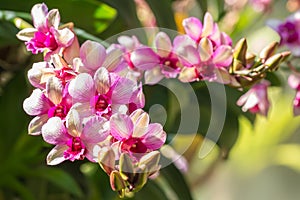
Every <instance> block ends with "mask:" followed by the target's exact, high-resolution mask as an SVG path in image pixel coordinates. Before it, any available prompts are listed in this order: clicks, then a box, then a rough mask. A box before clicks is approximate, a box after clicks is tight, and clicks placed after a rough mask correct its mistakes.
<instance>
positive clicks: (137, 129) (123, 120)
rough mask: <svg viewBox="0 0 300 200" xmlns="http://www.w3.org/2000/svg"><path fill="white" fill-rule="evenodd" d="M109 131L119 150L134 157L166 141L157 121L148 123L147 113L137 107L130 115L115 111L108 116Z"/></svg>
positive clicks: (156, 147)
mask: <svg viewBox="0 0 300 200" xmlns="http://www.w3.org/2000/svg"><path fill="white" fill-rule="evenodd" d="M110 133H111V135H112V136H113V137H114V138H115V140H116V143H115V145H113V146H116V145H117V146H118V149H119V152H120V153H122V152H127V153H129V154H130V155H132V156H134V157H135V158H138V157H141V156H143V155H144V154H145V153H148V152H150V151H153V150H157V149H159V148H160V147H161V146H162V145H163V144H164V143H165V141H166V133H165V132H164V130H163V127H162V126H161V125H160V124H158V123H150V124H149V115H148V114H147V113H146V112H144V111H143V110H142V109H137V110H136V111H134V112H133V113H131V115H130V116H128V115H124V114H119V113H116V114H114V115H112V116H111V118H110Z"/></svg>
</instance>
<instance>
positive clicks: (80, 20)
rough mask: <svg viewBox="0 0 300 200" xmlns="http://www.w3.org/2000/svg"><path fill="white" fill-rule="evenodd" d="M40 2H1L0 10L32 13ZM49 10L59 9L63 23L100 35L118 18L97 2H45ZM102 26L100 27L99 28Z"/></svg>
mask: <svg viewBox="0 0 300 200" xmlns="http://www.w3.org/2000/svg"><path fill="white" fill-rule="evenodd" d="M37 3H40V1H38V0H28V1H26V2H25V1H19V0H1V2H0V8H2V9H5V10H12V11H13V10H17V11H23V12H27V13H30V11H31V8H32V6H33V5H34V4H37ZM44 3H45V4H46V5H47V6H48V8H49V10H50V9H53V8H58V9H59V11H60V15H61V20H62V22H63V23H67V22H74V24H75V27H80V28H81V29H84V30H85V31H87V32H90V33H92V34H99V33H100V32H102V31H103V30H105V29H106V28H107V27H108V26H109V25H110V24H111V22H112V21H113V20H114V19H115V17H116V14H117V13H116V10H115V9H113V8H111V7H109V6H108V5H105V4H103V3H100V2H98V1H96V0H64V1H60V0H45V1H44ZM99 24H100V26H99Z"/></svg>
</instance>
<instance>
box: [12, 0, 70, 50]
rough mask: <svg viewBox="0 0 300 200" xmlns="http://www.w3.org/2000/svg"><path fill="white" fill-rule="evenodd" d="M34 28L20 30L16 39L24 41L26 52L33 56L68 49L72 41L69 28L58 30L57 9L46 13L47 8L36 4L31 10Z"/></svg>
mask: <svg viewBox="0 0 300 200" xmlns="http://www.w3.org/2000/svg"><path fill="white" fill-rule="evenodd" d="M31 15H32V19H33V25H34V28H25V29H23V30H21V31H20V32H19V33H18V34H17V37H18V38H19V39H20V40H23V41H26V42H25V44H26V47H27V50H28V51H31V52H32V53H33V54H38V53H42V52H45V51H46V52H49V53H52V52H58V51H59V50H60V49H61V48H63V47H68V46H70V45H71V44H72V42H73V40H74V37H75V36H74V33H73V32H72V31H71V30H70V29H69V28H59V23H60V14H59V12H58V10H57V9H52V10H50V11H49V12H48V7H47V6H46V5H45V4H44V3H42V4H36V5H34V6H33V7H32V9H31Z"/></svg>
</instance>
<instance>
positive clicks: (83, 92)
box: [68, 73, 96, 102]
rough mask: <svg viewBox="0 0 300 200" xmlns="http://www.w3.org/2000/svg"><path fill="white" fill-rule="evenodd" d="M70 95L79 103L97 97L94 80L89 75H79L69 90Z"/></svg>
mask: <svg viewBox="0 0 300 200" xmlns="http://www.w3.org/2000/svg"><path fill="white" fill-rule="evenodd" d="M68 91H69V94H70V95H71V96H72V97H73V98H74V99H75V100H77V101H79V102H87V101H90V99H91V98H92V97H93V96H94V95H95V91H96V89H95V86H94V80H93V78H92V77H91V75H89V74H87V73H81V74H79V75H78V76H77V77H76V78H75V79H73V80H72V81H71V82H70V84H69V88H68Z"/></svg>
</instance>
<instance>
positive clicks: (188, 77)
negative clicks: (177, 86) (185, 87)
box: [178, 67, 198, 82]
mask: <svg viewBox="0 0 300 200" xmlns="http://www.w3.org/2000/svg"><path fill="white" fill-rule="evenodd" d="M197 78H198V77H197V73H196V69H195V67H193V68H189V67H184V68H182V70H181V72H180V74H179V77H178V79H179V80H180V81H181V82H193V81H195V80H197Z"/></svg>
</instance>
